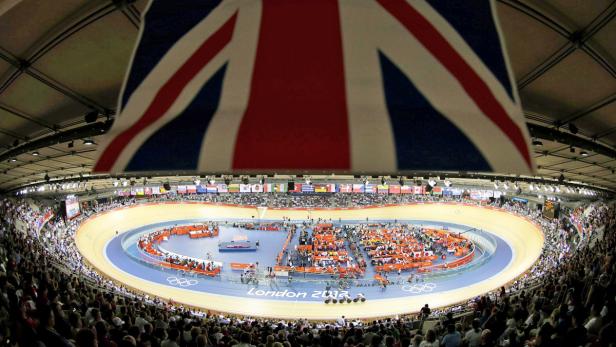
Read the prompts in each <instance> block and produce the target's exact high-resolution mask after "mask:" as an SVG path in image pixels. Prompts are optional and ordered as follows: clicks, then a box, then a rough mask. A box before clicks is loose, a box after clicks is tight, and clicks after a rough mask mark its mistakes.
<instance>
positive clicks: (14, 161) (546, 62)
mask: <svg viewBox="0 0 616 347" xmlns="http://www.w3.org/2000/svg"><path fill="white" fill-rule="evenodd" d="M146 4H147V1H146V0H138V1H134V2H132V1H119V0H117V1H99V0H96V1H94V0H90V1H87V0H62V1H35V0H23V1H22V0H4V1H2V0H0V33H2V34H1V35H0V190H9V189H12V188H16V187H19V186H22V185H25V184H28V183H29V182H32V181H41V180H43V179H44V177H45V175H48V176H49V177H50V178H52V179H53V178H59V177H60V178H61V177H68V176H76V175H79V174H87V173H89V172H90V170H91V167H92V164H93V158H95V150H96V145H95V144H94V145H88V144H85V143H84V139H91V140H93V141H94V142H96V141H97V136H99V135H100V134H101V133H103V132H104V131H105V130H106V129H107V128H108V127H109V124H110V123H109V122H106V121H107V120H108V119H113V117H114V114H115V108H116V100H117V97H118V93H119V91H120V88H121V84H122V81H123V77H124V73H125V71H126V68H127V64H128V61H129V57H130V54H131V51H132V47H133V45H134V43H135V39H136V38H137V33H138V28H139V22H140V14H141V11H143V10H144V7H145V6H146ZM497 10H498V13H499V16H500V21H501V25H502V30H503V34H504V36H505V40H506V42H507V48H508V52H509V56H510V61H511V66H512V68H513V72H514V74H515V78H516V81H517V84H518V89H519V92H520V97H521V100H522V103H523V109H524V113H525V117H526V119H527V122H528V124H529V129H530V132H531V135H532V136H533V138H534V140H537V141H534V142H535V143H536V144H539V143H541V146H538V145H534V146H533V149H534V152H535V157H536V162H537V165H538V168H539V170H538V175H539V176H543V177H549V178H556V177H559V176H560V175H561V174H562V175H564V177H565V179H567V180H573V181H581V182H584V183H588V184H593V185H597V186H601V187H606V188H608V189H611V190H616V174H615V173H614V170H615V169H616V20H615V19H614V17H615V16H616V1H608V0H594V1H578V0H554V1H550V2H546V1H540V0H533V1H530V0H527V1H515V0H499V1H497ZM86 115H89V117H90V118H88V119H87V120H86V117H85V116H86Z"/></svg>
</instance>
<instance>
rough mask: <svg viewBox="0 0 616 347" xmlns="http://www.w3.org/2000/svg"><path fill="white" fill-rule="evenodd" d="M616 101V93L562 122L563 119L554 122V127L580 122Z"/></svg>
mask: <svg viewBox="0 0 616 347" xmlns="http://www.w3.org/2000/svg"><path fill="white" fill-rule="evenodd" d="M614 101H616V93H614V94H612V95H610V96H608V97H607V98H605V99H603V100H600V101H598V102H596V103H594V104H592V105H590V106H588V107H586V108H585V109H583V110H580V111H577V112H575V113H573V114H571V115H569V116H567V117H565V118H563V119H562V120H561V119H559V120H556V121H555V122H554V125H556V126H557V127H558V126H562V125H565V124H567V123H571V122H573V121H576V120H580V119H582V118H584V117H586V116H588V115H590V114H591V113H593V112H595V111H597V110H598V109H601V108H603V107H605V106H607V105H609V104H611V103H613V102H614Z"/></svg>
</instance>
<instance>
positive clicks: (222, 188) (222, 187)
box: [216, 183, 229, 193]
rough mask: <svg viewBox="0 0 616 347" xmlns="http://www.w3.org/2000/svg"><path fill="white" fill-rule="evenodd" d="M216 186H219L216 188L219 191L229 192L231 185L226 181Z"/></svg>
mask: <svg viewBox="0 0 616 347" xmlns="http://www.w3.org/2000/svg"><path fill="white" fill-rule="evenodd" d="M216 186H217V187H216V189H217V190H218V192H219V193H228V192H229V187H228V186H227V185H226V184H224V183H218V184H217V185H216Z"/></svg>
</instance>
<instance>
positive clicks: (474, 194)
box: [470, 190, 482, 200]
mask: <svg viewBox="0 0 616 347" xmlns="http://www.w3.org/2000/svg"><path fill="white" fill-rule="evenodd" d="M470 196H471V199H473V200H481V199H482V194H481V191H479V190H471V194H470Z"/></svg>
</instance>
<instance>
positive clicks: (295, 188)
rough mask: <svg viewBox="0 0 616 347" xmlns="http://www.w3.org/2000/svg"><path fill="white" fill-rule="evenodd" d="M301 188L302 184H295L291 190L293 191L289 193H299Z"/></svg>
mask: <svg viewBox="0 0 616 347" xmlns="http://www.w3.org/2000/svg"><path fill="white" fill-rule="evenodd" d="M302 187H303V184H302V183H295V187H294V188H293V190H289V192H291V193H301V192H302Z"/></svg>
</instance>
